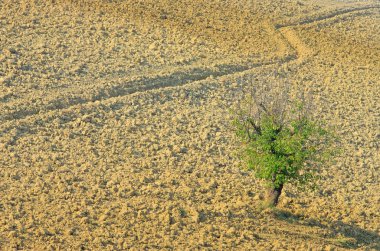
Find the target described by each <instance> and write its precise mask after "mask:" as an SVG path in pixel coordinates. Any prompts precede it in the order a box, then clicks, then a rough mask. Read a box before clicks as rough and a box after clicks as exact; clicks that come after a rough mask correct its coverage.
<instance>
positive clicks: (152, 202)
mask: <svg viewBox="0 0 380 251" xmlns="http://www.w3.org/2000/svg"><path fill="white" fill-rule="evenodd" d="M281 79H285V80H286V81H288V82H289V83H291V85H292V88H294V89H296V90H308V91H311V92H312V93H313V94H314V102H315V111H314V112H315V113H316V114H317V117H318V118H320V119H323V120H325V121H327V123H328V124H330V125H333V126H335V127H336V133H337V134H338V135H339V136H340V137H341V139H342V149H343V150H344V153H343V154H342V156H338V157H337V158H336V159H334V161H332V164H331V165H326V166H324V167H323V169H322V170H321V172H320V173H321V175H322V179H321V181H320V182H319V183H320V188H319V190H317V191H315V192H303V191H297V190H294V188H293V187H291V186H286V187H285V192H284V194H283V195H282V197H281V199H280V204H279V209H278V210H277V211H274V212H271V211H259V210H258V209H257V204H258V202H259V199H260V193H261V191H262V188H263V186H262V184H261V183H260V182H258V181H257V180H256V179H254V177H253V176H252V174H251V173H249V172H247V171H245V170H244V169H242V168H241V167H240V162H239V160H238V158H237V157H236V155H235V152H236V148H237V143H236V139H235V137H234V133H233V131H232V130H231V123H230V122H231V120H232V118H233V114H232V113H231V112H230V109H231V108H233V107H235V106H236V105H237V104H238V103H239V99H240V97H241V90H242V89H244V88H246V87H247V86H248V87H249V85H250V84H255V83H257V82H262V83H266V84H268V85H272V84H273V83H275V82H277V81H283V80H281ZM379 142H380V3H379V2H378V1H376V0H373V1H371V0H368V1H364V0H363V1H350V0H347V1H338V0H336V1H334V0H328V1H327V0H324V1H315V0H313V1H312V0H298V1H296V0H281V1H273V0H260V1H259V0H257V1H253V0H228V1H224V0H211V1H204V0H193V1H187V0H178V1H171V0H113V1H111V0H92V1H90V0H85V1H79V0H71V1H70V0H0V250H16V249H23V250H158V249H162V250H270V249H273V250H281V249H282V250H308V249H311V250H334V249H335V250H345V249H359V250H379V249H380V237H379V234H380V192H379V191H380V170H379V169H380V164H379V163H380V150H379Z"/></svg>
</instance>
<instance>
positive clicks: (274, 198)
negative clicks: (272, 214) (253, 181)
mask: <svg viewBox="0 0 380 251" xmlns="http://www.w3.org/2000/svg"><path fill="white" fill-rule="evenodd" d="M283 187H284V185H283V184H280V185H279V186H278V187H270V188H268V191H267V195H266V201H267V204H268V206H274V207H275V206H277V204H278V198H279V197H280V195H281V192H282V188H283Z"/></svg>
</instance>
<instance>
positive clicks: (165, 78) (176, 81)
mask: <svg viewBox="0 0 380 251" xmlns="http://www.w3.org/2000/svg"><path fill="white" fill-rule="evenodd" d="M371 9H380V7H378V6H366V7H358V8H350V9H343V10H335V11H334V12H332V13H328V14H322V15H320V16H317V17H314V18H306V19H305V18H301V20H299V21H297V22H291V23H289V24H271V23H269V22H266V23H264V28H265V29H266V30H267V32H268V33H269V34H272V37H273V38H275V40H276V42H277V43H278V47H279V49H278V51H277V55H280V56H279V57H280V58H269V59H267V60H266V61H261V62H254V60H250V59H248V60H246V63H245V64H244V65H243V64H233V63H232V64H228V63H227V64H226V63H222V64H221V63H215V65H214V66H212V67H207V66H203V67H202V68H200V67H198V66H192V65H189V66H186V67H183V68H182V69H179V70H178V69H176V70H175V71H173V72H169V73H165V75H151V76H148V77H147V76H141V77H137V78H135V79H134V80H131V81H126V82H123V83H121V84H120V83H116V84H112V83H111V84H109V85H107V86H106V87H102V88H99V89H97V88H95V89H94V90H91V96H90V97H83V96H82V93H79V94H77V95H75V94H74V95H73V94H72V93H69V94H70V95H68V96H70V98H68V99H65V100H62V99H60V98H56V99H53V100H52V102H49V103H48V104H47V105H46V107H45V109H43V110H42V111H41V110H40V109H37V108H36V109H29V110H28V109H27V110H25V109H23V110H21V111H16V112H13V113H10V114H6V115H3V116H1V115H0V118H1V120H3V121H9V120H13V121H14V120H20V119H24V118H27V117H30V116H33V115H35V114H38V113H40V112H47V111H53V110H58V109H67V108H69V107H72V106H75V105H83V104H86V103H89V102H95V101H101V100H106V99H109V98H114V97H122V96H125V95H130V94H133V93H137V92H142V91H149V90H154V89H160V88H166V87H174V86H181V85H185V84H189V83H191V82H194V81H201V80H205V79H207V78H209V77H223V76H228V75H233V74H236V73H242V72H245V71H247V70H252V69H254V68H258V67H262V66H267V65H276V64H286V63H290V62H293V61H294V62H295V63H297V64H301V63H304V62H305V61H306V60H307V59H309V58H310V57H312V56H313V55H314V54H313V50H312V49H311V48H309V47H308V46H307V45H306V44H305V43H304V42H303V41H302V39H301V38H300V37H298V35H297V34H296V32H295V31H294V29H293V28H294V27H298V26H300V25H306V24H313V23H314V22H326V21H329V20H335V21H336V19H339V18H340V17H341V16H343V17H345V16H347V15H359V14H361V12H362V11H366V10H371ZM289 50H290V52H289ZM85 91H88V89H86V90H85ZM83 92H84V91H83ZM62 94H63V93H60V95H62Z"/></svg>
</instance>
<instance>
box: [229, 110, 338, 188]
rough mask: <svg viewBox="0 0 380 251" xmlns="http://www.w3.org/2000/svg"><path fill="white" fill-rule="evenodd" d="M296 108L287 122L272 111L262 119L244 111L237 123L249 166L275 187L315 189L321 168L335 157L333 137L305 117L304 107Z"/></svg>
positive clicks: (264, 114)
mask: <svg viewBox="0 0 380 251" xmlns="http://www.w3.org/2000/svg"><path fill="white" fill-rule="evenodd" d="M294 107H295V109H294V110H292V111H291V112H290V113H289V114H288V116H287V119H286V120H285V119H279V118H278V116H277V115H278V114H276V113H271V112H265V113H262V114H261V115H260V116H259V118H258V117H257V116H250V114H249V113H244V112H240V116H239V118H238V119H236V120H235V123H234V124H235V126H236V132H237V136H238V137H239V139H240V140H241V141H242V143H243V150H242V157H243V159H244V160H245V162H246V164H247V167H248V168H249V169H250V170H252V171H254V173H255V175H256V177H258V178H260V179H264V180H265V181H267V183H268V185H270V186H272V187H274V188H278V187H280V186H281V185H283V184H286V183H292V184H295V185H297V186H298V187H300V186H302V187H303V186H305V185H307V186H309V187H312V186H313V185H314V184H315V183H314V182H313V181H314V180H316V179H317V178H318V168H320V167H321V165H322V164H324V163H325V162H326V160H327V159H328V158H329V156H331V151H330V150H331V148H330V145H331V142H332V139H333V137H332V134H331V133H329V132H328V131H327V130H325V129H323V127H322V126H321V125H319V124H318V123H316V122H313V121H312V120H311V119H310V118H308V117H307V116H305V115H304V114H305V112H304V111H303V109H304V106H303V105H302V104H297V105H294ZM268 111H269V110H268Z"/></svg>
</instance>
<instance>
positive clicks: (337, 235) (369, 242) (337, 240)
mask: <svg viewBox="0 0 380 251" xmlns="http://www.w3.org/2000/svg"><path fill="white" fill-rule="evenodd" d="M274 216H275V218H276V219H278V220H282V221H286V222H287V223H289V224H295V225H298V226H305V227H318V228H320V229H323V230H326V231H327V232H328V234H327V235H324V236H323V238H324V239H325V240H326V242H330V243H331V244H333V245H336V246H339V247H342V248H347V249H357V248H359V247H363V246H369V247H370V248H373V249H374V250H380V235H379V234H377V233H376V232H373V231H369V230H365V229H362V228H360V227H358V226H356V225H355V224H353V223H344V222H342V221H330V220H327V219H326V220H320V219H314V218H308V217H305V216H304V215H296V214H293V213H291V212H288V211H285V210H276V211H275V212H274Z"/></svg>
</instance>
